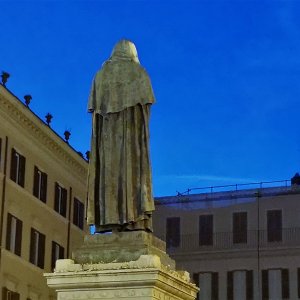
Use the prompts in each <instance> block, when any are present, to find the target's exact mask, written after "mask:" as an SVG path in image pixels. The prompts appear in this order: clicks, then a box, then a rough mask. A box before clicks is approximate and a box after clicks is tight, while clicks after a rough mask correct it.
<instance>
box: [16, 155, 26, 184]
mask: <svg viewBox="0 0 300 300" xmlns="http://www.w3.org/2000/svg"><path fill="white" fill-rule="evenodd" d="M25 164H26V159H25V157H24V156H22V155H20V170H19V174H18V176H19V178H18V183H19V185H20V186H22V187H24V183H25Z"/></svg>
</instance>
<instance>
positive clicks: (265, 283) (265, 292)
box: [261, 270, 269, 300]
mask: <svg viewBox="0 0 300 300" xmlns="http://www.w3.org/2000/svg"><path fill="white" fill-rule="evenodd" d="M261 278H262V298H263V300H265V299H269V273H268V270H262V271H261Z"/></svg>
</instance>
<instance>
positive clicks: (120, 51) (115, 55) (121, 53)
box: [111, 40, 140, 63]
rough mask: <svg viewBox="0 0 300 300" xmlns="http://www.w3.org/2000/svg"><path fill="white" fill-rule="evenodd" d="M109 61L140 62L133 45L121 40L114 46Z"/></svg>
mask: <svg viewBox="0 0 300 300" xmlns="http://www.w3.org/2000/svg"><path fill="white" fill-rule="evenodd" d="M111 59H112V60H114V59H116V60H119V59H120V60H131V61H134V62H137V63H139V62H140V61H139V58H138V54H137V51H136V47H135V45H134V43H132V42H130V41H128V40H121V41H119V42H118V43H117V44H116V45H115V47H114V49H113V51H112V54H111Z"/></svg>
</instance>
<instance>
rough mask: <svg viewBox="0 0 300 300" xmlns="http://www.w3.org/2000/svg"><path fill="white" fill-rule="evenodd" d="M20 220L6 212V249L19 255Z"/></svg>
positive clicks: (20, 241) (20, 238)
mask: <svg viewBox="0 0 300 300" xmlns="http://www.w3.org/2000/svg"><path fill="white" fill-rule="evenodd" d="M21 245H22V221H20V220H19V219H18V218H16V217H14V216H13V215H11V214H10V213H8V214H7V227H6V249H7V250H9V251H11V252H12V253H14V254H16V255H19V256H21Z"/></svg>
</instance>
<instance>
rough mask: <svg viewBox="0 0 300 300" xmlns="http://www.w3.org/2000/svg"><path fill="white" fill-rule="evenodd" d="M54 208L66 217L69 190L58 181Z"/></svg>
mask: <svg viewBox="0 0 300 300" xmlns="http://www.w3.org/2000/svg"><path fill="white" fill-rule="evenodd" d="M54 210H55V211H57V212H58V213H59V214H60V215H62V216H64V217H65V216H66V214H67V190H66V189H64V188H63V187H61V186H60V185H59V184H58V183H57V182H55V199H54Z"/></svg>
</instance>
